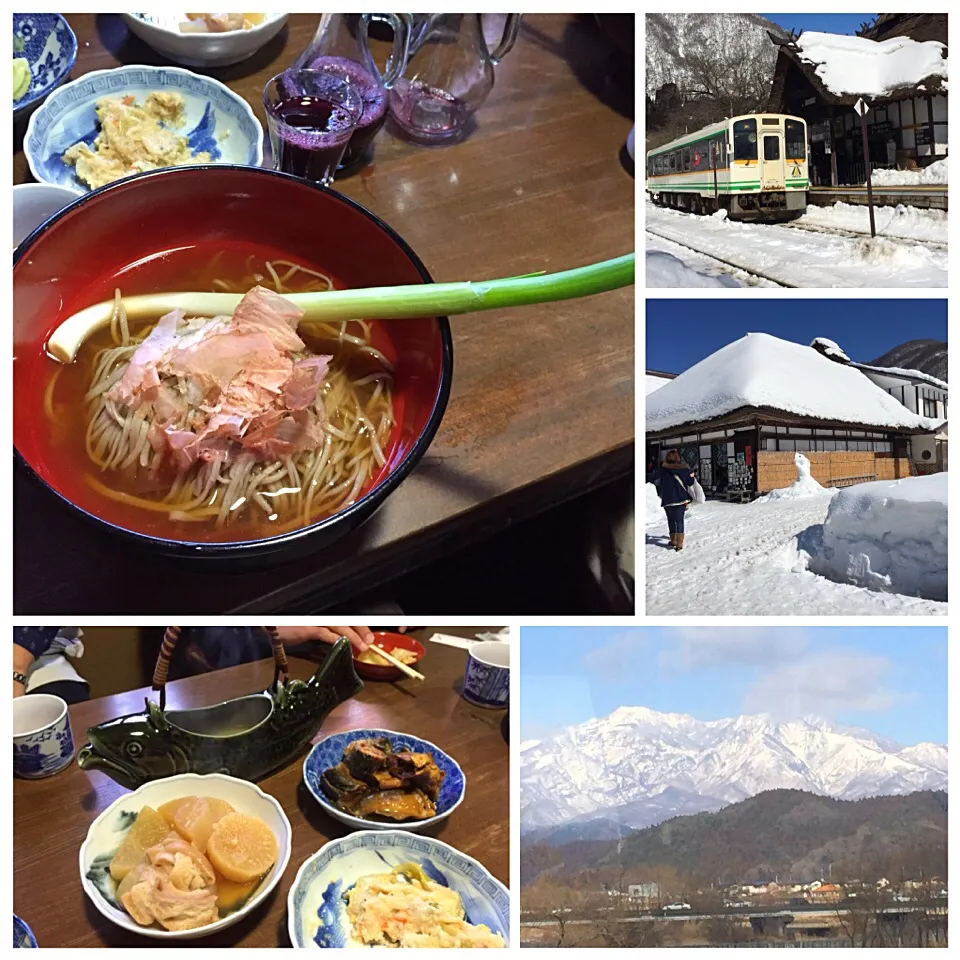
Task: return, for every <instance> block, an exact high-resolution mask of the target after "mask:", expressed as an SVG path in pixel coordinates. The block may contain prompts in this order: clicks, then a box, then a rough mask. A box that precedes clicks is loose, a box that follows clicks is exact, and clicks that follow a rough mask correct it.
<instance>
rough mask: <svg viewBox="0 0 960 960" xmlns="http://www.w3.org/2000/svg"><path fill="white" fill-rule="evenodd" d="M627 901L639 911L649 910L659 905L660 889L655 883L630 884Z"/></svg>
mask: <svg viewBox="0 0 960 960" xmlns="http://www.w3.org/2000/svg"><path fill="white" fill-rule="evenodd" d="M627 899H628V900H629V901H630V903H631V905H632V906H635V907H636V908H637V909H639V910H650V909H652V908H654V907H658V906H659V905H660V887H659V885H658V884H656V883H631V884H629V885H628V886H627Z"/></svg>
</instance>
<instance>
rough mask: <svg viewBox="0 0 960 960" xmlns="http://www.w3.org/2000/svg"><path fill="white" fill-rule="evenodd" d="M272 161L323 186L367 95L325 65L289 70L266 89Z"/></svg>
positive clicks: (333, 171) (278, 167) (276, 166)
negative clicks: (312, 68) (326, 68)
mask: <svg viewBox="0 0 960 960" xmlns="http://www.w3.org/2000/svg"><path fill="white" fill-rule="evenodd" d="M263 106H264V109H265V110H266V112H267V125H268V127H269V130H270V147H271V149H272V152H273V166H274V169H275V170H281V171H282V172H283V173H292V174H293V175H294V176H296V177H302V178H303V179H305V180H314V181H316V182H318V183H322V184H323V185H324V186H330V184H331V183H333V178H334V175H335V174H336V171H337V167H338V166H339V164H340V160H341V158H342V157H343V152H344V150H346V148H347V144H348V143H349V142H350V137H351V136H352V135H353V132H354V130H356V128H357V124H358V123H359V122H360V118H361V116H362V115H363V96H362V94H361V93H360V91H359V90H357V88H356V87H355V86H354V85H353V84H351V83H350V82H349V81H348V80H346V79H344V78H343V77H340V76H337V75H335V74H333V73H328V72H325V71H323V70H286V71H284V72H283V73H280V74H277V76H275V77H274V78H273V79H272V80H270V81H268V83H267V85H266V86H265V87H264V88H263Z"/></svg>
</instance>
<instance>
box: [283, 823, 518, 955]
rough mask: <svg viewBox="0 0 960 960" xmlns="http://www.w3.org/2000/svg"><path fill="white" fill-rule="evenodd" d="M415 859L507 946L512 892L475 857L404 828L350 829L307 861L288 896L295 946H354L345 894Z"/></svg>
mask: <svg viewBox="0 0 960 960" xmlns="http://www.w3.org/2000/svg"><path fill="white" fill-rule="evenodd" d="M401 863H416V864H417V865H418V866H419V867H420V869H421V870H423V872H424V873H425V874H426V875H427V876H428V877H430V879H431V880H433V881H435V882H436V883H440V884H443V886H445V887H449V888H450V889H451V890H453V891H455V892H456V893H458V894H459V895H460V899H461V900H462V901H463V907H464V911H465V913H466V918H467V920H468V922H470V923H474V924H478V923H482V924H485V925H486V926H487V927H489V928H490V930H492V931H493V932H494V933H499V934H501V935H502V936H503V938H504V940H505V941H506V942H507V944H508V945H509V940H510V894H509V893H508V892H507V888H506V887H505V886H504V885H503V884H502V883H501V882H500V881H499V880H497V879H496V878H495V877H494V876H492V874H491V873H490V872H489V871H488V870H487V869H486V868H485V867H484V866H483V865H482V864H480V863H477V861H476V860H474V859H472V858H471V857H468V856H467V855H466V854H463V853H461V852H460V851H459V850H454V848H453V847H451V846H450V845H449V844H446V843H442V842H441V841H440V840H434V839H432V838H430V837H418V836H417V835H416V834H412V833H408V832H405V831H403V830H388V831H372V830H364V831H361V832H360V833H351V834H350V835H349V836H347V837H343V838H341V839H340V840H331V841H330V843H328V844H326V846H324V847H321V849H320V850H319V851H318V852H317V853H315V854H314V855H313V856H312V857H310V859H309V860H307V861H306V862H305V863H304V864H303V866H302V867H301V868H300V870H299V872H298V873H297V878H296V880H294V882H293V886H292V887H291V888H290V893H289V894H288V895H287V929H288V931H289V933H290V942H291V943H292V944H293V945H294V946H295V947H358V946H362V945H363V944H361V943H359V942H357V941H355V940H353V939H352V938H351V936H350V932H351V931H350V921H349V919H348V918H347V904H346V901H345V900H344V899H343V895H344V893H346V892H347V891H348V890H349V889H350V888H351V887H352V886H353V885H354V884H355V883H356V882H357V881H358V880H359V879H360V878H361V877H365V876H368V875H369V874H373V873H387V872H389V871H390V870H392V869H393V868H394V867H398V866H400V864H401Z"/></svg>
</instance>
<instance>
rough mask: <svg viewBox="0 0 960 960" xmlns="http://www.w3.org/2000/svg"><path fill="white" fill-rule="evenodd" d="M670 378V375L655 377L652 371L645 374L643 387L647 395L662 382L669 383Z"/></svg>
mask: <svg viewBox="0 0 960 960" xmlns="http://www.w3.org/2000/svg"><path fill="white" fill-rule="evenodd" d="M670 380H671V378H670V377H655V376H654V375H653V374H652V373H647V374H645V375H644V387H645V388H646V392H647V396H650V394H651V393H653V391H654V390H659V389H660V388H661V387H662V386H663V385H664V384H667V383H669V382H670Z"/></svg>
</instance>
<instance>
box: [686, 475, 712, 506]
mask: <svg viewBox="0 0 960 960" xmlns="http://www.w3.org/2000/svg"><path fill="white" fill-rule="evenodd" d="M687 493H688V494H689V496H690V502H691V503H706V502H707V495H706V494H705V493H704V492H703V487H701V486H700V482H699V481H698V480H697V478H696V477H694V478H693V483H692V484H691V485H690V486H689V487H687Z"/></svg>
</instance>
